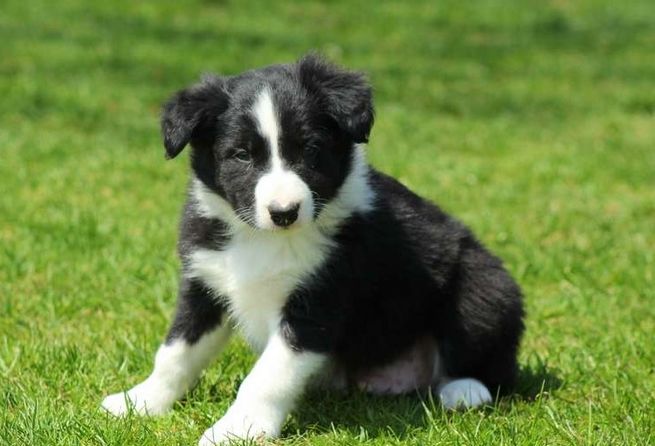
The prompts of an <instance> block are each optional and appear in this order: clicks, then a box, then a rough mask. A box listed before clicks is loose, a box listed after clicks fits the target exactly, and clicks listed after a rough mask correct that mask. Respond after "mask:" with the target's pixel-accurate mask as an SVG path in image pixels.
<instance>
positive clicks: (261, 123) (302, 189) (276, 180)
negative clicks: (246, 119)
mask: <svg viewBox="0 0 655 446" xmlns="http://www.w3.org/2000/svg"><path fill="white" fill-rule="evenodd" d="M253 115H254V117H255V121H256V122H257V127H258V129H259V132H260V133H261V135H262V136H263V137H264V138H265V139H266V140H268V144H269V147H270V150H271V151H270V165H271V170H270V171H269V172H267V173H266V174H265V175H263V176H262V177H261V178H260V179H259V181H258V182H257V186H256V187H255V220H256V223H257V225H258V226H259V227H260V228H261V229H277V227H276V225H275V223H273V221H272V220H271V216H270V214H269V211H268V208H269V206H271V205H272V204H274V203H275V204H276V205H278V206H280V207H283V208H286V207H291V206H293V205H296V204H298V205H300V209H299V210H298V219H297V221H296V222H295V223H293V225H292V226H299V225H302V224H306V223H308V222H310V221H311V219H312V215H313V213H314V202H313V200H312V192H311V190H310V189H309V187H308V186H307V184H306V183H305V182H304V181H303V180H301V179H300V177H299V176H298V175H296V174H295V173H294V172H293V171H291V170H288V169H285V166H284V162H283V160H282V157H281V156H280V148H279V141H280V125H279V122H278V117H277V113H276V112H275V104H273V98H272V96H271V92H270V91H269V90H268V88H265V89H263V90H262V92H261V93H260V94H259V97H258V98H257V101H256V102H255V105H254V107H253Z"/></svg>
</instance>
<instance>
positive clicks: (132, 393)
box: [102, 324, 231, 416]
mask: <svg viewBox="0 0 655 446" xmlns="http://www.w3.org/2000/svg"><path fill="white" fill-rule="evenodd" d="M230 331H231V330H230V328H229V326H228V324H221V325H220V326H219V327H218V328H216V329H215V330H213V331H211V332H209V333H207V334H205V335H204V336H203V337H202V338H200V339H199V340H198V342H196V343H195V344H192V345H189V344H187V343H186V341H184V340H182V339H177V340H175V341H174V342H173V343H172V344H170V345H167V344H163V345H162V346H161V347H159V350H158V351H157V355H156V356H155V367H154V369H153V371H152V373H151V374H150V376H149V377H148V378H147V379H146V380H145V381H143V382H142V383H141V384H138V385H136V386H135V387H133V388H132V389H130V390H128V391H126V392H119V393H115V394H113V395H109V396H108V397H106V398H105V399H104V400H103V401H102V407H103V408H104V409H105V410H107V411H108V412H110V413H112V414H114V415H116V416H123V415H126V414H127V413H128V412H129V411H130V410H134V411H135V412H137V413H139V414H142V415H146V414H147V415H159V414H163V413H165V412H166V411H168V410H169V409H170V408H171V407H173V403H175V401H177V400H178V399H180V398H181V397H182V396H183V395H184V394H185V393H186V392H187V391H188V390H189V389H190V388H191V386H193V385H194V383H195V382H196V380H197V379H198V377H199V376H200V373H201V372H202V370H203V369H204V368H205V367H206V366H207V364H208V363H209V362H210V361H211V360H212V359H213V358H214V357H215V356H216V354H218V352H219V351H220V349H221V348H222V347H223V346H224V345H225V343H226V342H227V340H228V338H229V335H230Z"/></svg>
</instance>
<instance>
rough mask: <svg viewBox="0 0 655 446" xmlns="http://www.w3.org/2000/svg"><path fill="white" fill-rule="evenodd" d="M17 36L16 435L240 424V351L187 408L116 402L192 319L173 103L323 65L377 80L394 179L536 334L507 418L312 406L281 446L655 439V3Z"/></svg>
mask: <svg viewBox="0 0 655 446" xmlns="http://www.w3.org/2000/svg"><path fill="white" fill-rule="evenodd" d="M0 39H1V40H2V43H1V44H0V444H2V445H146V446H148V445H153V446H154V445H156V446H164V445H193V444H195V443H196V441H197V440H198V438H199V437H200V435H201V434H202V432H203V431H204V430H205V429H206V428H207V427H208V426H210V425H211V424H213V423H214V422H215V421H216V420H217V419H218V418H219V417H220V416H221V415H222V413H223V412H224V411H225V410H226V408H227V407H228V404H229V403H230V402H231V401H232V399H233V398H234V396H235V394H236V391H237V388H238V385H239V383H240V382H241V380H242V379H243V378H244V376H245V375H246V373H247V371H248V368H249V367H250V365H251V364H252V363H253V361H254V357H253V356H252V354H251V353H249V351H248V349H247V348H246V346H245V344H244V343H243V342H242V341H240V340H238V339H237V340H235V341H233V342H232V343H231V344H230V347H229V348H228V349H227V351H226V352H225V354H224V355H223V356H221V358H220V359H219V360H218V361H217V362H216V363H215V364H214V365H213V366H212V367H211V369H209V370H208V372H207V373H206V375H205V376H204V378H203V379H202V381H201V382H200V383H199V385H198V386H197V388H196V389H195V390H194V391H193V392H191V393H190V394H189V396H188V398H187V399H186V400H185V401H183V402H181V403H180V404H178V405H177V406H176V407H175V410H173V411H172V412H171V413H170V414H169V415H166V416H162V417H159V418H155V419H143V418H138V417H129V418H127V419H124V420H116V419H113V418H111V417H109V416H108V415H106V414H105V413H103V412H102V411H101V410H100V409H99V403H100V401H101V399H102V397H103V396H105V395H106V394H108V393H110V392H116V391H118V390H121V389H125V388H128V387H130V386H132V385H134V384H136V383H137V382H139V381H140V380H142V379H143V378H145V377H146V376H147V375H148V373H149V372H150V369H151V365H152V359H153V355H154V352H155V351H156V348H157V346H158V344H159V342H160V341H161V340H162V339H163V336H164V334H165V332H166V329H167V325H168V322H169V319H170V317H171V315H172V311H173V309H174V304H175V297H176V296H175V294H176V287H177V271H178V267H179V265H178V262H177V259H176V255H175V243H176V232H177V222H178V216H179V211H180V207H181V204H182V202H183V200H184V197H185V185H186V181H187V172H188V168H187V162H186V161H187V159H186V158H187V156H188V155H185V156H182V157H180V158H179V159H176V160H174V161H165V160H164V155H163V148H162V146H161V143H160V137H159V124H158V114H159V106H160V104H161V103H162V102H163V101H164V100H165V99H166V98H167V97H168V95H169V94H171V93H172V92H173V91H174V90H176V89H179V88H182V87H184V86H186V85H187V84H189V83H192V82H194V81H195V80H197V79H198V78H199V76H200V74H201V73H203V72H208V71H209V72H218V73H225V74H230V73H236V72H240V71H242V70H244V69H247V68H250V67H255V66H260V65H266V64H270V63H276V62H283V61H292V60H295V59H297V58H298V57H299V56H300V55H301V54H303V53H304V52H306V51H307V50H309V49H317V50H319V51H321V52H322V53H324V54H325V55H327V56H328V57H330V58H331V59H332V60H334V61H336V62H339V63H342V64H345V65H347V66H349V67H352V68H356V69H361V70H365V71H367V72H368V73H369V74H370V79H371V81H372V83H373V84H374V86H375V91H376V108H377V120H376V125H375V127H374V130H373V133H372V137H371V141H370V145H369V156H370V159H371V162H372V164H373V165H375V166H376V167H378V168H380V169H381V170H383V171H385V172H388V173H390V174H392V175H395V176H397V177H398V178H399V179H401V180H402V181H403V182H404V183H405V184H407V185H408V186H410V187H411V188H413V189H414V190H416V191H418V192H419V193H421V194H423V195H424V196H426V197H429V198H430V199H432V200H434V201H435V202H438V203H439V204H440V205H441V206H442V207H443V208H445V209H446V210H448V211H449V212H452V213H454V214H455V215H457V216H458V217H459V218H460V219H461V220H463V221H464V222H465V223H467V224H468V225H470V226H471V227H472V228H473V229H474V230H475V232H476V233H477V234H478V236H479V237H480V239H481V240H483V241H484V242H485V243H486V244H487V245H488V246H489V247H490V248H491V249H492V250H493V251H495V252H496V253H497V254H499V255H500V256H501V257H502V258H503V259H504V261H505V262H506V265H507V267H508V269H509V270H510V271H511V272H512V273H513V274H514V276H515V277H516V278H517V280H518V281H519V282H520V284H521V285H522V287H523V289H524V292H525V304H526V308H527V314H528V317H527V331H526V334H525V338H524V342H523V346H522V351H521V355H520V362H521V375H520V382H519V386H518V389H517V394H516V395H515V396H513V397H508V398H505V399H502V400H501V401H500V402H499V403H498V404H497V405H496V406H495V407H494V408H490V409H485V410H473V411H469V412H466V413H446V412H444V411H442V410H441V409H440V408H439V406H438V404H436V403H434V402H433V401H430V400H421V399H420V398H419V397H417V396H408V397H397V398H375V397H370V396H366V395H360V394H354V395H351V396H349V397H345V396H343V395H334V394H329V393H314V394H311V395H308V396H307V398H305V400H303V401H302V402H301V404H300V406H299V408H298V410H297V411H296V412H295V413H294V415H293V416H292V417H291V418H290V419H289V421H288V423H287V425H286V427H285V429H284V431H283V438H281V439H280V440H278V441H276V442H274V443H275V444H284V445H325V446H327V445H351V444H370V445H470V444H483V445H560V444H561V445H578V444H581V445H582V444H585V445H618V444H625V445H646V444H653V442H654V441H655V421H654V420H655V336H654V333H655V290H654V289H655V272H654V267H655V258H654V251H655V249H654V248H655V5H654V4H653V2H652V1H651V0H643V1H638V0H636V1H629V2H628V1H626V2H616V1H610V0H607V1H605V0H599V1H589V0H587V1H564V0H561V1H541V0H530V1H519V0H516V1H502V0H498V1H491V0H481V1H475V2H473V1H470V2H469V1H440V2H417V1H404V2H394V1H368V2H350V1H335V2H329V3H326V4H319V3H309V2H279V3H277V4H276V3H275V2H267V1H216V2H213V1H208V0H205V1H201V0H195V1H188V2H187V1H185V2H181V1H171V0H160V1H155V0H152V1H140V2H131V1H127V0H119V1H105V2H92V1H85V0H62V1H57V2H52V1H45V0H29V1H17V0H4V1H3V2H2V5H1V6H0ZM263 298H265V296H263Z"/></svg>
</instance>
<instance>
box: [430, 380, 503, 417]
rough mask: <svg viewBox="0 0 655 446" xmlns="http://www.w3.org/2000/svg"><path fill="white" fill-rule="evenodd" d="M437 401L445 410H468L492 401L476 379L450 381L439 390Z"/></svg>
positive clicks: (489, 394)
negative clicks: (439, 401) (438, 400)
mask: <svg viewBox="0 0 655 446" xmlns="http://www.w3.org/2000/svg"><path fill="white" fill-rule="evenodd" d="M439 399H440V400H441V404H443V406H444V407H445V408H446V409H470V408H472V407H477V406H481V405H483V404H489V403H491V401H492V398H491V393H489V389H487V387H486V386H485V385H484V384H482V383H481V382H480V381H478V380H477V379H473V378H464V379H456V380H454V381H450V382H448V383H446V384H444V385H443V386H441V387H440V388H439Z"/></svg>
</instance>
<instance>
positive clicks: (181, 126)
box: [161, 76, 229, 159]
mask: <svg viewBox="0 0 655 446" xmlns="http://www.w3.org/2000/svg"><path fill="white" fill-rule="evenodd" d="M228 100H229V98H228V94H227V92H226V90H225V81H224V80H223V79H221V78H220V77H216V76H207V77H205V78H203V80H202V81H201V82H200V83H198V84H196V85H193V86H191V87H189V88H186V89H184V90H181V91H179V92H177V93H175V94H174V95H173V97H172V98H171V99H169V100H168V102H167V103H166V104H164V107H163V110H162V117H161V133H162V136H163V138H164V147H165V148H166V158H168V159H170V158H175V157H176V156H177V155H178V154H179V153H180V152H181V151H182V149H184V147H185V146H186V145H187V144H188V143H189V142H194V143H195V142H198V143H203V142H211V138H213V136H214V135H215V132H216V126H217V125H218V118H219V116H220V115H221V114H222V113H223V112H224V111H225V110H226V109H227V106H228Z"/></svg>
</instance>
